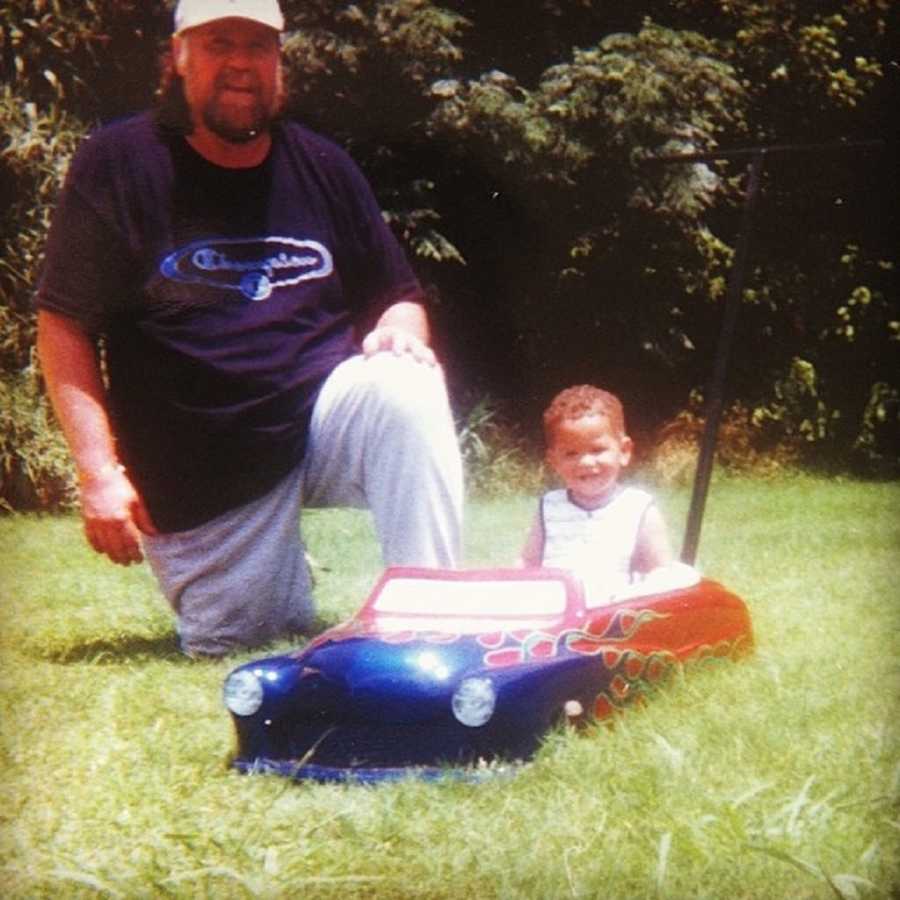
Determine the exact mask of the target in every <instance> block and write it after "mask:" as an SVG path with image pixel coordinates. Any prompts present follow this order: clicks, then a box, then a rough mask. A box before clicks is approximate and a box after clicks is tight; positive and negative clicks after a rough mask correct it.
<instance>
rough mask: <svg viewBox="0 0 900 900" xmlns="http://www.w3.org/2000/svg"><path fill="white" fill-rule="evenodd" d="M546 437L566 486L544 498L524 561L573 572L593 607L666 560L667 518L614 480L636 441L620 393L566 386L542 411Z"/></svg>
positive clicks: (667, 562) (554, 465) (650, 502)
mask: <svg viewBox="0 0 900 900" xmlns="http://www.w3.org/2000/svg"><path fill="white" fill-rule="evenodd" d="M544 436H545V440H546V445H547V456H546V459H547V463H548V465H549V466H550V467H551V468H552V469H553V471H554V472H555V473H556V474H557V475H558V476H559V477H560V479H561V480H562V482H563V484H564V485H565V487H564V488H563V489H560V490H554V491H550V492H549V493H547V494H545V495H544V496H543V497H542V498H541V501H540V507H539V510H538V514H537V516H536V517H535V520H534V523H533V525H532V527H531V531H530V533H529V535H528V539H527V540H526V542H525V547H524V550H523V551H522V559H521V562H522V564H523V565H524V566H546V567H550V566H552V567H556V568H562V569H568V570H570V571H572V572H573V573H574V574H575V575H577V576H578V577H579V578H580V579H581V580H582V582H583V583H584V587H585V595H586V598H587V602H588V604H589V605H592V606H598V605H602V604H603V603H607V602H610V601H611V600H612V599H614V595H616V594H621V593H622V592H623V591H626V590H628V587H629V585H631V584H632V583H633V582H634V581H635V580H636V579H638V578H641V577H643V576H644V575H646V574H647V573H648V572H651V571H653V570H655V569H659V568H660V567H663V566H669V565H670V564H671V563H672V562H673V556H672V550H671V546H670V544H669V538H668V534H667V531H666V524H665V522H664V521H663V517H662V514H661V513H660V511H659V508H658V507H657V506H656V504H655V502H654V500H653V498H652V497H651V496H650V494H648V493H646V492H645V491H642V490H639V489H638V488H634V487H624V486H622V485H621V484H620V483H619V475H620V474H621V472H622V470H623V469H624V468H625V467H626V466H627V465H628V463H629V462H630V461H631V453H632V447H633V445H632V441H631V438H630V437H628V435H627V434H626V432H625V416H624V413H623V411H622V404H621V402H620V401H619V399H618V398H617V397H616V396H615V395H613V394H610V393H609V392H607V391H603V390H601V389H600V388H596V387H592V386H591V385H579V386H577V387H571V388H567V389H566V390H564V391H562V392H561V393H560V394H558V395H557V396H556V397H555V398H554V400H553V402H552V403H551V404H550V406H549V407H548V408H547V410H546V411H545V413H544Z"/></svg>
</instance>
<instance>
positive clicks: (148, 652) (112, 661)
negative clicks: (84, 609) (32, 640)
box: [39, 632, 192, 666]
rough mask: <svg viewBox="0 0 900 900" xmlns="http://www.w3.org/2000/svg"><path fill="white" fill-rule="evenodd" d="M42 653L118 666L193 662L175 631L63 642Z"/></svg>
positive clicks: (65, 660)
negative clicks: (130, 663)
mask: <svg viewBox="0 0 900 900" xmlns="http://www.w3.org/2000/svg"><path fill="white" fill-rule="evenodd" d="M39 655H40V656H41V657H43V658H44V659H46V660H49V661H50V662H55V663H61V664H63V665H72V664H77V663H90V664H91V665H96V666H104V665H107V666H116V665H122V664H123V663H128V662H139V661H141V660H144V661H148V660H163V659H164V660H167V661H169V662H183V663H190V662H192V660H190V659H189V658H188V657H186V656H185V655H184V654H183V653H182V652H181V647H180V646H179V645H178V636H177V635H176V634H175V633H174V632H173V633H172V634H165V635H157V636H155V637H153V636H147V635H139V634H121V635H114V636H109V637H101V638H95V639H92V640H86V641H83V642H81V643H72V644H66V645H63V646H59V645H57V646H55V647H52V646H44V647H42V648H41V650H40V651H39Z"/></svg>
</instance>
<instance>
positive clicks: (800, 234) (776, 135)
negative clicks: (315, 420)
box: [0, 0, 900, 500]
mask: <svg viewBox="0 0 900 900" xmlns="http://www.w3.org/2000/svg"><path fill="white" fill-rule="evenodd" d="M171 5H172V4H171V3H167V2H162V0H155V2H140V3H139V2H137V0H127V2H124V0H80V2H77V3H76V2H73V0H20V2H18V3H17V4H7V5H6V6H4V7H3V8H2V9H0V48H2V62H0V66H2V71H3V75H4V84H5V87H4V88H3V89H2V94H0V108H2V117H3V129H4V140H3V145H2V150H0V199H2V200H3V201H4V203H3V217H2V220H0V222H2V224H0V242H2V245H3V247H2V250H3V265H2V267H0V329H2V332H0V333H2V334H3V342H2V345H0V361H2V373H3V379H4V382H5V383H6V385H7V388H6V389H8V390H12V388H11V387H9V386H10V385H13V386H15V385H18V386H19V387H17V388H15V389H16V390H20V389H21V386H22V385H23V384H25V385H29V387H28V391H26V393H27V395H28V397H32V398H34V397H39V396H40V395H39V392H38V393H35V392H34V391H33V390H31V388H32V387H35V386H37V387H39V381H38V382H35V381H34V378H35V376H34V373H33V369H32V368H31V348H32V342H33V315H32V312H31V308H30V298H31V295H32V293H33V291H34V287H35V283H36V277H37V271H38V264H39V259H40V252H41V247H42V245H43V240H44V236H45V233H46V227H47V222H48V219H49V214H50V211H51V209H52V202H53V198H54V196H55V192H56V190H57V189H58V187H59V184H60V181H61V178H62V176H63V174H64V172H65V169H66V165H67V161H68V158H69V156H70V154H71V152H72V150H73V148H74V147H75V145H76V144H77V142H78V140H79V138H80V137H81V135H82V134H83V133H84V132H85V131H86V130H87V129H88V128H90V127H93V126H94V125H95V124H96V123H97V122H99V121H103V120H107V119H110V118H113V117H115V116H119V115H122V114H125V113H126V112H130V111H132V110H137V109H139V108H142V107H145V106H146V105H148V104H149V103H150V102H152V98H153V92H154V88H155V81H156V60H157V58H158V56H159V54H160V51H161V50H162V48H163V47H164V45H165V41H166V38H167V36H168V33H169V31H170V27H171V25H170V23H171ZM283 6H284V9H285V13H286V17H287V20H288V22H289V23H290V25H291V30H290V31H289V32H288V34H287V35H286V38H285V55H286V69H287V82H288V84H289V86H290V89H291V90H290V102H289V109H288V113H289V114H290V115H295V116H297V117H299V118H301V119H303V120H305V121H306V122H308V123H309V124H310V125H311V126H312V127H314V128H317V129H319V130H321V131H323V132H325V133H326V134H329V135H330V136H331V137H333V138H334V139H335V140H337V141H338V142H340V143H341V144H343V145H344V146H346V147H347V148H348V149H349V150H350V152H351V153H352V154H353V156H354V157H355V158H356V159H357V160H358V161H359V162H360V164H361V165H362V167H363V169H364V170H365V171H366V173H367V175H368V176H369V178H370V180H371V181H372V183H373V184H374V186H375V188H376V192H377V194H378V196H379V199H380V200H381V202H382V205H383V207H384V208H385V210H386V214H387V216H388V218H389V220H390V222H391V224H392V225H393V226H394V227H395V229H396V231H397V233H398V235H399V236H400V238H401V240H403V241H404V242H405V243H406V244H407V246H408V247H409V249H410V251H411V253H412V255H413V256H414V259H415V262H416V265H417V267H418V269H419V272H420V274H421V276H422V278H423V280H424V281H425V282H426V284H427V285H428V287H429V290H430V291H431V292H432V293H433V295H434V298H435V303H436V313H437V321H438V333H439V335H440V337H441V340H442V341H443V343H444V344H445V350H444V352H445V356H446V358H447V360H448V362H449V364H450V370H451V375H452V376H453V384H454V387H455V390H456V393H457V395H458V396H463V395H465V394H467V393H475V394H483V393H484V392H490V393H492V394H494V395H497V396H499V397H500V398H501V399H505V400H506V401H507V402H508V404H509V406H510V409H511V411H512V412H513V413H514V414H515V415H516V416H517V417H520V418H521V419H523V420H525V421H530V422H533V421H537V410H538V409H539V408H540V406H541V405H542V403H543V402H544V400H545V399H546V398H547V396H548V395H549V394H550V393H552V392H553V391H554V390H555V389H556V388H558V387H560V386H562V385H563V384H565V383H568V382H571V381H576V380H592V381H599V382H602V383H604V384H607V385H609V386H611V387H613V388H614V389H617V390H619V392H620V393H622V394H623V396H624V398H625V400H626V403H627V404H628V406H629V407H630V408H631V409H632V410H633V411H634V413H633V419H636V421H635V422H634V423H633V424H634V426H635V427H636V428H637V429H638V430H647V431H649V430H650V429H652V428H653V427H654V426H656V425H658V424H659V423H660V422H662V421H664V420H666V419H667V418H669V417H670V416H671V415H673V414H674V413H675V412H676V411H678V410H679V409H681V408H684V407H685V406H686V405H687V403H688V398H689V397H690V395H691V392H692V390H694V389H696V388H698V387H702V386H703V384H704V382H705V380H706V377H707V373H708V369H709V365H710V359H711V354H712V350H713V347H714V344H715V341H716V337H717V333H718V327H719V322H720V318H721V306H722V299H723V296H724V290H725V284H726V280H727V276H728V267H729V264H730V260H731V256H732V246H733V245H734V241H735V239H736V236H737V228H738V222H739V216H738V213H739V209H740V203H741V200H742V194H741V186H742V181H743V169H742V167H741V165H740V164H739V163H735V162H730V163H729V162H716V163H708V164H690V165H674V166H652V165H648V164H646V160H647V158H648V157H649V156H651V155H653V154H660V153H672V152H677V151H709V150H714V149H716V148H723V147H733V146H741V145H754V144H779V143H796V144H802V143H809V142H811V141H814V142H818V143H823V142H836V141H839V140H841V139H845V138H849V139H855V140H866V139H871V138H873V137H878V136H880V135H882V134H885V133H886V132H887V116H888V111H889V110H891V109H893V108H895V107H896V99H897V97H896V88H897V74H898V73H897V71H896V68H895V67H894V68H891V67H890V66H889V61H890V59H891V53H890V45H889V38H890V36H891V34H892V33H895V32H896V26H897V24H898V23H897V21H896V20H897V8H898V7H897V4H894V3H891V2H889V0H813V2H809V0H642V2H640V3H629V4H608V3H600V2H599V0H540V2H537V0H523V2H522V3H519V4H517V6H516V10H515V20H514V21H512V20H511V19H510V13H509V9H508V7H503V6H502V5H497V4H486V3H475V2H472V0H445V2H431V0H359V2H356V3H351V4H345V3H335V2H333V0H283ZM890 156H891V154H890V153H889V152H882V153H880V154H879V153H877V152H870V153H869V155H868V156H860V155H859V154H857V155H853V154H850V153H844V154H840V153H836V154H822V153H819V154H815V153H813V154H805V155H797V154H795V155H783V156H778V157H777V158H776V157H774V156H773V157H771V158H769V159H768V160H767V163H766V170H765V183H764V190H763V194H762V197H761V199H760V204H759V208H758V212H757V216H756V221H755V228H754V231H753V235H752V243H751V262H752V266H751V269H752V271H751V272H750V273H749V278H748V282H747V285H746V293H745V296H744V298H743V299H744V302H743V309H742V312H741V319H740V335H739V341H738V347H737V350H736V353H735V358H734V364H733V369H732V375H731V379H730V386H731V391H732V396H733V398H734V399H736V400H740V401H742V402H743V403H744V405H745V406H746V407H747V409H748V410H750V411H751V414H753V416H754V417H753V419H752V423H751V424H752V427H754V428H758V429H759V430H760V432H761V433H762V432H766V433H767V434H773V435H776V436H777V435H778V434H780V435H782V436H788V437H793V438H794V439H796V440H798V441H800V442H801V443H802V444H803V445H804V446H805V447H807V448H811V449H813V450H816V449H822V450H824V451H827V453H828V454H830V455H831V457H832V458H834V459H837V460H840V461H842V463H844V464H846V463H847V462H848V461H849V460H851V459H853V458H856V459H858V460H863V461H867V464H869V463H873V462H875V463H878V462H879V460H880V461H881V463H890V462H891V461H893V463H894V464H896V461H897V457H898V454H897V449H896V443H897V433H898V422H897V415H898V412H897V410H898V404H897V395H898V381H897V378H896V375H895V373H894V371H893V369H894V367H893V364H892V359H893V355H894V351H895V348H896V342H897V340H898V327H900V326H898V325H897V322H898V321H900V313H898V311H897V300H896V284H895V280H894V277H895V276H894V268H893V265H894V263H893V259H894V257H893V253H894V247H893V245H892V244H891V240H892V238H893V235H895V234H896V230H897V229H896V221H895V219H894V216H895V213H893V210H892V209H891V207H892V205H893V204H892V202H891V200H892V198H893V197H894V196H896V190H895V189H896V181H895V180H892V179H894V178H895V176H893V174H892V168H891V166H890V165H889V163H890ZM29 373H30V374H29ZM23 378H24V379H25V380H24V381H23ZM29 379H31V381H29ZM17 396H18V395H17ZM17 408H23V407H21V405H19V406H17ZM754 411H755V412H754ZM753 423H755V424H753ZM4 427H5V428H6V429H7V431H9V430H10V429H11V428H12V426H10V425H9V424H8V423H7V425H5V426H4ZM13 430H14V429H13ZM22 434H25V432H22ZM18 440H19V439H18V438H16V439H15V440H12V441H10V440H7V441H6V444H5V445H4V446H5V447H7V448H9V447H15V446H16V441H18ZM22 440H25V441H27V440H28V438H27V437H23V438H22ZM17 452H18V451H16V450H9V449H7V450H3V451H2V453H3V454H4V457H3V458H4V460H5V461H4V462H3V465H4V466H5V467H6V469H7V470H9V469H10V467H11V464H9V463H8V460H9V459H10V458H12V456H15V454H16V453H17ZM44 455H47V454H44ZM17 465H18V463H17ZM20 468H21V466H20ZM3 496H5V488H4V487H3V485H0V500H2V497H3Z"/></svg>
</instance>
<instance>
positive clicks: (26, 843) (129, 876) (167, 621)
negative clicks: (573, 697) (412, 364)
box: [0, 478, 900, 900]
mask: <svg viewBox="0 0 900 900" xmlns="http://www.w3.org/2000/svg"><path fill="white" fill-rule="evenodd" d="M661 501H662V503H663V505H664V508H665V510H666V513H667V515H668V518H669V521H670V523H671V527H672V532H673V536H675V537H677V536H678V533H679V531H680V529H681V527H682V525H681V523H682V521H683V519H684V514H685V510H686V508H687V503H688V497H687V495H686V493H685V492H671V493H666V494H663V496H662V497H661ZM533 510H534V498H532V497H510V498H505V499H497V500H492V501H489V502H488V501H485V502H473V503H472V504H471V505H470V509H469V515H468V522H467V561H468V563H469V564H471V565H499V564H506V563H510V562H512V560H514V559H515V557H516V555H517V553H518V550H519V545H520V542H521V540H522V536H523V534H524V531H525V529H526V528H527V526H528V521H529V519H530V516H531V515H532V513H533ZM898 511H900V485H896V484H890V485H886V484H858V483H836V482H827V481H819V480H813V479H805V478H800V479H794V480H786V481H784V482H781V483H765V482H763V483H754V482H751V481H731V480H723V481H721V482H717V483H716V484H715V485H714V487H713V490H712V492H711V495H710V501H709V506H708V513H707V518H706V522H705V524H704V529H703V535H702V538H701V552H700V559H699V563H700V567H701V568H702V569H703V571H704V572H705V573H706V574H708V575H710V576H711V577H714V578H717V579H720V580H721V581H723V582H724V583H725V584H727V585H729V586H730V587H732V588H733V589H735V590H736V591H738V592H739V593H741V595H742V596H744V597H745V598H746V600H747V602H748V604H749V605H750V608H751V611H752V615H753V620H754V626H755V630H756V640H757V651H756V653H755V654H754V656H752V657H750V658H748V659H747V660H745V661H743V662H741V663H738V664H731V663H722V662H718V663H716V664H709V665H705V666H701V667H692V668H691V669H689V671H687V672H686V673H685V675H684V677H678V678H676V680H675V682H674V683H673V684H671V685H670V686H669V687H668V688H666V689H665V690H662V691H660V692H659V693H658V694H657V695H656V696H655V697H653V699H652V700H651V702H650V703H648V704H647V705H646V706H645V707H643V708H641V709H634V710H631V711H629V712H628V713H627V714H625V715H624V716H622V717H620V718H619V719H618V720H617V721H616V723H615V725H614V726H613V727H609V726H606V725H601V726H596V727H593V728H590V729H588V730H587V731H586V732H585V733H583V734H572V733H564V732H559V733H555V734H553V735H551V736H550V737H549V738H548V740H547V742H546V744H545V746H544V747H543V748H542V750H541V751H540V753H539V755H538V757H537V759H536V760H535V761H534V762H533V763H532V764H530V765H528V766H525V767H522V768H521V769H520V770H519V771H518V773H517V774H516V775H515V776H514V777H510V778H505V779H498V780H495V781H493V782H488V783H486V784H482V785H478V786H475V785H467V784H458V783H443V784H422V783H416V782H409V783H401V784H395V785H385V786H382V787H378V788H359V787H346V786H316V785H296V784H292V783H289V782H286V781H284V780H281V779H278V778H266V777H243V776H239V775H237V774H235V773H233V772H231V771H230V770H229V769H228V768H227V765H226V761H227V757H228V754H229V752H230V751H231V750H232V734H231V725H230V722H229V721H228V717H227V715H226V713H225V712H224V710H223V708H222V706H221V702H220V699H219V693H220V689H221V683H222V679H223V677H224V676H225V674H226V673H227V672H228V671H229V669H230V668H231V667H232V666H233V665H234V664H236V662H238V661H242V660H243V659H247V658H250V657H251V654H242V655H239V656H237V657H235V658H233V659H231V660H228V661H220V662H200V663H197V662H188V661H187V660H185V659H183V658H182V657H181V656H180V654H179V653H178V651H177V647H176V643H175V639H174V633H173V629H172V622H171V617H170V615H169V613H168V610H167V609H166V607H165V604H164V602H163V601H162V600H161V599H160V598H159V596H158V595H157V593H156V589H155V586H154V584H153V579H152V577H151V576H150V574H149V572H148V571H147V569H146V567H140V568H131V569H119V568H115V567H113V566H111V565H108V564H105V563H103V561H101V560H99V559H96V558H95V557H94V556H93V555H92V554H91V553H90V551H89V550H88V549H87V548H86V546H85V545H84V543H83V540H82V537H81V533H80V526H79V524H78V521H77V520H76V519H75V518H36V517H11V518H4V519H0V560H2V562H0V579H2V581H0V594H2V613H0V615H2V621H0V626H2V628H0V653H2V656H0V664H2V679H0V716H2V722H3V728H2V750H0V763H2V770H0V819H2V821H0V828H2V834H0V895H2V896H3V897H11V898H29V900H30V898H42V897H54V898H60V897H62V898H68V897H92V898H93V897H123V898H132V897H148V898H150V897H154V898H155V897H215V898H218V897H225V898H230V897H264V898H275V897H289V896H304V897H313V898H332V897H333V898H347V897H350V898H354V897H359V898H369V897H389V898H395V897H399V898H414V897H415V898H429V900H430V898H457V897H479V898H517V897H522V898H531V897H537V898H564V897H585V898H595V897H604V898H606V897H608V898H626V900H627V898H644V897H646V898H671V900H683V898H753V900H769V898H835V897H845V898H854V897H859V898H869V897H884V898H888V897H891V896H892V893H891V892H892V888H895V887H896V886H897V885H898V884H900V881H898V876H900V726H898V721H897V720H898V718H900V715H898V713H900V603H898V598H897V589H896V579H895V576H894V567H895V561H896V558H897V550H898V546H900V520H898V515H897V513H898ZM304 527H305V531H306V533H307V535H308V538H309V544H310V549H311V552H312V554H313V558H314V560H315V564H316V578H317V587H318V595H319V600H320V619H321V624H322V625H323V627H324V625H326V624H330V623H332V622H335V621H338V620H339V619H341V618H344V617H345V616H346V615H348V614H349V613H351V612H352V611H353V610H354V609H355V608H356V606H357V605H358V604H359V602H360V601H361V600H362V598H363V596H364V595H365V593H366V591H367V590H368V588H369V587H370V586H371V584H372V583H373V581H374V580H375V577H376V576H377V574H378V571H379V566H380V564H379V559H378V551H377V548H376V547H375V544H374V541H373V539H372V535H371V529H370V527H369V525H368V521H367V519H366V518H365V517H364V516H362V515H360V514H356V513H350V512H335V513H332V512H327V513H326V512H315V513H310V514H307V515H306V517H305V521H304ZM279 646H282V645H279Z"/></svg>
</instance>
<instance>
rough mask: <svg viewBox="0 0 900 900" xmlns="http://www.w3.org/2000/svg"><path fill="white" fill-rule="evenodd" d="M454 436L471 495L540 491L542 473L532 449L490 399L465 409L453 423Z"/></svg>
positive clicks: (499, 495) (502, 494) (489, 495)
mask: <svg viewBox="0 0 900 900" xmlns="http://www.w3.org/2000/svg"><path fill="white" fill-rule="evenodd" d="M457 433H458V435H459V446H460V451H461V453H462V459H463V466H464V470H465V478H466V489H467V491H468V493H469V494H470V495H471V496H477V497H501V496H508V495H510V494H513V493H520V492H523V491H524V492H526V493H531V494H534V495H537V494H538V492H539V491H540V490H541V486H542V484H543V472H542V469H541V466H540V464H539V463H538V462H537V461H536V454H535V452H534V450H533V449H532V448H530V447H529V446H528V444H527V442H526V441H525V439H524V438H523V437H522V434H521V431H520V429H518V428H516V427H515V425H514V424H512V423H511V422H510V421H509V419H508V418H507V417H504V416H503V415H502V414H501V412H500V410H499V408H498V406H497V404H496V403H495V402H494V401H492V400H491V399H490V398H488V397H483V398H482V399H480V400H479V401H477V402H476V403H475V404H474V405H473V406H472V407H471V409H469V411H468V412H467V413H466V415H465V416H464V417H463V418H462V420H461V421H459V422H458V423H457Z"/></svg>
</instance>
